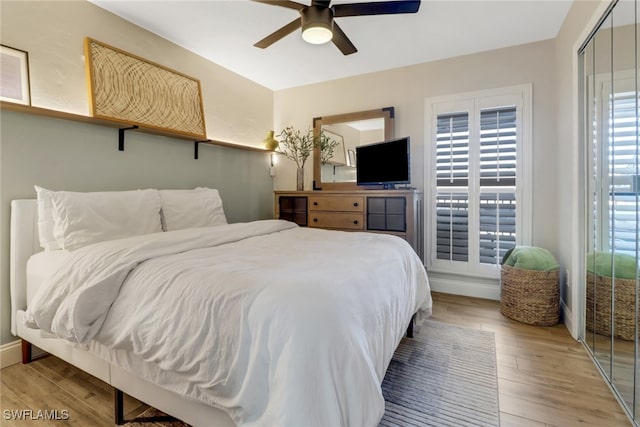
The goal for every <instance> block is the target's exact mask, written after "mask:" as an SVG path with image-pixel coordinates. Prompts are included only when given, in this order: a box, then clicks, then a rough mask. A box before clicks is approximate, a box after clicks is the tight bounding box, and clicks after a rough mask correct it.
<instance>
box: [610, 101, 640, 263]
mask: <svg viewBox="0 0 640 427" xmlns="http://www.w3.org/2000/svg"><path fill="white" fill-rule="evenodd" d="M610 102H611V108H612V112H611V113H612V114H611V116H610V128H609V129H610V135H609V153H608V154H609V160H610V165H611V169H610V171H609V176H610V179H611V182H610V186H609V188H610V192H609V218H610V219H611V226H610V227H609V242H611V243H610V244H611V247H612V248H614V249H615V250H616V252H618V253H628V254H630V255H633V256H635V253H636V244H637V240H638V236H637V234H636V230H637V229H638V227H637V222H638V192H639V191H640V188H639V186H640V179H639V173H640V172H639V170H638V168H639V167H640V166H639V163H638V158H639V154H638V148H637V144H636V138H637V132H638V122H637V121H636V120H637V119H636V109H637V108H638V104H637V102H636V92H635V91H629V92H620V93H615V94H613V96H612V98H611V99H610Z"/></svg>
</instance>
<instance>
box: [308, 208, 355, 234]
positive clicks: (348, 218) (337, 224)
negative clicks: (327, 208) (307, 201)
mask: <svg viewBox="0 0 640 427" xmlns="http://www.w3.org/2000/svg"><path fill="white" fill-rule="evenodd" d="M309 227H317V228H340V229H346V230H364V215H363V214H357V213H347V212H344V213H337V212H309Z"/></svg>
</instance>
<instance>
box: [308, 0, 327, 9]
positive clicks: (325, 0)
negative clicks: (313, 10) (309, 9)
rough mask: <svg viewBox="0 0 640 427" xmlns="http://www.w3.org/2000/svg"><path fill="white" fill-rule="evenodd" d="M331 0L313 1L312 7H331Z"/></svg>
mask: <svg viewBox="0 0 640 427" xmlns="http://www.w3.org/2000/svg"><path fill="white" fill-rule="evenodd" d="M330 3H331V0H313V1H312V2H311V6H324V7H329V4H330Z"/></svg>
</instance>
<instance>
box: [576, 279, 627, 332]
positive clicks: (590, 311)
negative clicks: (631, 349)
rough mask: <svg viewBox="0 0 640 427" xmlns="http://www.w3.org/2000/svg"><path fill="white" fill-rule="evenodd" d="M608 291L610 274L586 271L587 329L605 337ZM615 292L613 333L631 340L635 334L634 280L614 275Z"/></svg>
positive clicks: (608, 320) (608, 330) (608, 318)
mask: <svg viewBox="0 0 640 427" xmlns="http://www.w3.org/2000/svg"><path fill="white" fill-rule="evenodd" d="M611 293H612V292H611V277H606V276H597V275H595V274H593V273H590V272H587V321H586V323H587V330H589V331H592V332H595V333H596V334H600V335H604V336H607V337H610V336H611ZM615 294H616V296H615V301H614V302H615V313H614V315H613V325H614V326H613V329H614V330H613V336H614V337H615V338H618V339H622V340H628V341H632V340H634V339H635V334H636V328H635V325H634V323H635V307H636V281H635V279H618V278H616V281H615ZM594 317H595V318H594Z"/></svg>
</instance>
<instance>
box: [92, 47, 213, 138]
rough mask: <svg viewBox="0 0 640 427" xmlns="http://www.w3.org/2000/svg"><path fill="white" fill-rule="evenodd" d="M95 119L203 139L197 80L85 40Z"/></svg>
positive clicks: (115, 49)
mask: <svg viewBox="0 0 640 427" xmlns="http://www.w3.org/2000/svg"><path fill="white" fill-rule="evenodd" d="M85 57H86V58H87V62H86V65H87V72H88V77H89V100H90V102H89V105H90V107H91V114H92V115H93V117H98V118H102V119H107V120H113V121H119V122H122V123H125V124H132V125H137V126H141V127H145V128H151V129H158V130H163V131H169V132H173V133H177V134H180V135H184V136H189V137H193V138H195V139H200V140H202V139H207V132H206V129H205V124H204V108H203V105H202V91H201V88H200V80H197V79H194V78H193V77H189V76H187V75H185V74H182V73H180V72H178V71H175V70H172V69H170V68H167V67H164V66H162V65H160V64H156V63H155V62H151V61H148V60H146V59H144V58H141V57H139V56H136V55H133V54H131V53H128V52H125V51H124V50H121V49H118V48H116V47H113V46H109V45H107V44H105V43H101V42H99V41H97V40H93V39H91V38H86V39H85Z"/></svg>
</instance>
